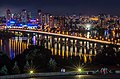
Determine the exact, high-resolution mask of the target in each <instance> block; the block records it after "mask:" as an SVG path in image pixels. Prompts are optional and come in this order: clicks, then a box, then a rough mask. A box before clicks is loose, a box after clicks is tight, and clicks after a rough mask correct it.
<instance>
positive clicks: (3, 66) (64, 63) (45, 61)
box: [0, 45, 120, 75]
mask: <svg viewBox="0 0 120 79" xmlns="http://www.w3.org/2000/svg"><path fill="white" fill-rule="evenodd" d="M119 57H120V51H115V50H114V49H113V46H108V47H103V49H101V50H100V52H99V53H98V54H97V56H96V57H95V60H94V61H93V62H92V63H86V64H84V61H83V60H80V57H79V56H72V57H64V58H63V57H61V56H58V55H52V52H51V51H50V50H48V49H46V48H44V46H37V45H31V46H29V47H28V49H26V50H24V52H23V53H22V54H20V55H17V56H16V57H15V58H14V59H12V60H10V58H9V57H8V56H7V55H6V54H5V53H3V52H0V75H10V74H21V73H28V72H29V71H30V70H31V69H32V70H34V72H52V71H60V69H61V68H65V69H66V70H67V71H71V70H74V69H75V67H77V66H78V65H83V66H84V65H87V66H88V67H89V66H90V65H95V66H98V65H100V64H102V65H106V66H107V65H108V66H116V65H119V64H120V59H119Z"/></svg>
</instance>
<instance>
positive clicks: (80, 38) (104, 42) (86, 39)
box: [9, 29, 120, 46]
mask: <svg viewBox="0 0 120 79" xmlns="http://www.w3.org/2000/svg"><path fill="white" fill-rule="evenodd" d="M9 31H19V32H29V33H31V32H32V33H40V34H46V35H52V36H60V37H66V38H73V39H79V40H85V41H91V42H97V43H103V44H114V45H118V46H120V43H113V42H110V41H104V40H97V39H91V38H85V37H78V36H72V35H64V34H57V33H51V32H43V31H34V30H24V29H9Z"/></svg>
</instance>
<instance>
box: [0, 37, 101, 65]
mask: <svg viewBox="0 0 120 79" xmlns="http://www.w3.org/2000/svg"><path fill="white" fill-rule="evenodd" d="M43 39H44V40H43ZM30 44H33V45H44V46H45V48H48V49H50V50H51V51H52V55H59V56H62V57H63V58H65V57H69V56H70V57H72V56H79V57H80V59H81V60H82V61H84V63H87V62H92V60H93V57H94V56H95V55H96V54H97V52H98V51H97V48H98V47H99V48H101V47H103V45H100V44H97V43H91V42H87V41H81V40H75V39H68V38H60V37H53V36H43V35H39V36H33V37H32V38H30V37H29V38H27V37H14V38H12V39H9V40H0V50H2V51H4V52H6V53H7V55H8V56H9V57H10V58H11V59H13V58H14V57H15V56H16V55H18V54H21V53H22V52H23V51H24V50H25V49H27V48H28V45H30Z"/></svg>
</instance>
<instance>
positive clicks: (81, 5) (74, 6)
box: [0, 0, 120, 16]
mask: <svg viewBox="0 0 120 79" xmlns="http://www.w3.org/2000/svg"><path fill="white" fill-rule="evenodd" d="M6 9H11V11H12V12H20V11H21V10H22V9H27V10H29V11H31V12H32V14H35V13H36V12H37V9H41V10H42V11H44V12H45V13H51V14H54V15H65V14H70V15H71V14H79V13H81V14H83V15H94V14H95V15H96V14H99V13H106V14H112V15H119V16H120V0H0V15H4V13H5V11H6Z"/></svg>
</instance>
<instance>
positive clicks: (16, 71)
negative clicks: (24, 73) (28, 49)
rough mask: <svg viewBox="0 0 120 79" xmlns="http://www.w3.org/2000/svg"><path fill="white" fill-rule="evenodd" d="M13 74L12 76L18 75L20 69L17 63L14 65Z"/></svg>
mask: <svg viewBox="0 0 120 79" xmlns="http://www.w3.org/2000/svg"><path fill="white" fill-rule="evenodd" d="M13 73H14V74H19V73H20V69H19V67H18V65H17V62H15V63H14V67H13Z"/></svg>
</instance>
